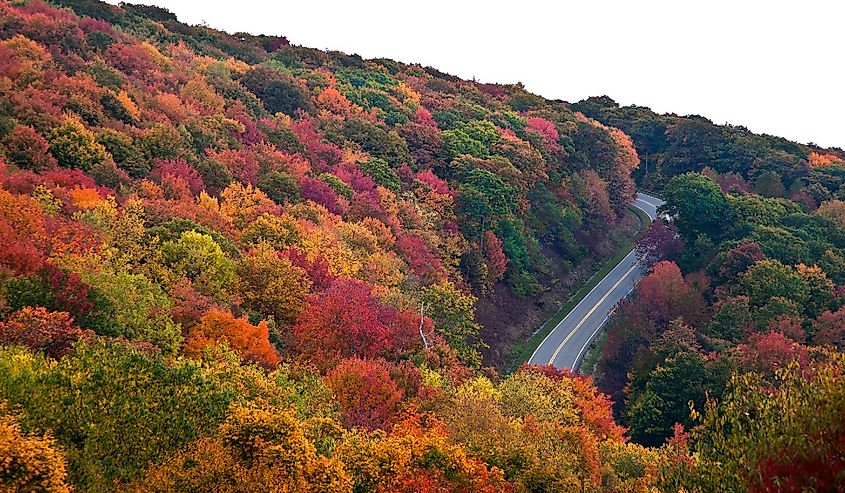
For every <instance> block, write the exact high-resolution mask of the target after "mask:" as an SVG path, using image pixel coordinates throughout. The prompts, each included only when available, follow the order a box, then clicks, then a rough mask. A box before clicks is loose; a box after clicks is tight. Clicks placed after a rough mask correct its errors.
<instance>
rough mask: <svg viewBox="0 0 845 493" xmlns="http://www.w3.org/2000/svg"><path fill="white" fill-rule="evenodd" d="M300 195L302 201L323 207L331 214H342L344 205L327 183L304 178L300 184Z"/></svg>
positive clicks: (307, 177)
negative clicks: (309, 201) (305, 200)
mask: <svg viewBox="0 0 845 493" xmlns="http://www.w3.org/2000/svg"><path fill="white" fill-rule="evenodd" d="M300 194H301V195H302V198H303V199H307V200H311V201H314V202H316V203H318V204H320V205H323V206H325V208H326V209H328V210H329V212H331V213H332V214H338V215H340V214H343V212H344V210H345V209H346V208H345V207H344V205H345V204H344V203H343V202H341V200H340V198H339V197H338V196H337V193H335V191H334V190H333V189H332V187H330V186H329V185H328V184H327V183H325V182H322V181H320V180H316V179H314V178H311V177H310V176H306V177H305V178H303V179H302V182H301V183H300Z"/></svg>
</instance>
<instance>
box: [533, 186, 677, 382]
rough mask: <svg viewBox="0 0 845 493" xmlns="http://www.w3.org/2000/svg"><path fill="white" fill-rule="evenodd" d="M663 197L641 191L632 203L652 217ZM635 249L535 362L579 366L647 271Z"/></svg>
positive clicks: (560, 327)
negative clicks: (602, 330) (614, 309)
mask: <svg viewBox="0 0 845 493" xmlns="http://www.w3.org/2000/svg"><path fill="white" fill-rule="evenodd" d="M662 204H663V201H662V200H660V199H658V198H657V197H652V196H651V195H646V194H644V193H638V194H637V200H636V201H634V203H633V204H632V205H633V206H634V207H636V208H637V209H640V210H642V211H643V212H645V213H646V214H647V215H648V217H650V218H651V219H652V220H654V219H655V218H657V208H658V207H659V206H661V205H662ZM644 274H645V273H644V271H643V269H642V268H641V267H640V264H639V262H638V261H637V254H636V250H631V252H630V253H628V255H626V256H625V258H623V259H622V261H621V262H619V263H618V264H617V265H616V267H614V268H613V270H611V271H610V272H609V273H608V274H607V275H606V276H605V277H604V279H602V280H601V281H599V283H598V284H596V286H595V287H594V288H593V289H592V291H590V292H589V293H587V296H585V297H584V299H582V300H581V302H580V303H578V305H576V306H575V308H573V309H572V311H571V312H569V313H568V314H567V315H566V317H564V319H563V320H561V321H560V323H559V324H557V326H556V327H555V328H554V329H552V331H551V332H550V333H549V335H547V336H546V338H545V339H543V342H541V343H540V345H539V346H538V347H537V349H536V350H535V351H534V354H532V355H531V358H530V359H529V360H528V362H529V363H530V364H532V365H553V366H554V367H556V368H571V369H573V370H577V369H578V365H579V364H580V363H581V358H583V357H584V353H585V352H586V351H587V347H588V346H589V345H590V342H592V340H593V338H594V337H595V336H596V334H598V332H599V330H600V329H601V327H602V325H604V323H605V322H606V321H607V319H608V318H609V317H610V314H611V313H612V312H613V308H614V307H615V306H616V303H618V302H619V300H621V299H622V298H624V297H625V296H627V295H628V293H630V292H631V290H633V289H634V286H635V285H636V284H637V282H638V281H639V280H640V279H642V277H643V275H644Z"/></svg>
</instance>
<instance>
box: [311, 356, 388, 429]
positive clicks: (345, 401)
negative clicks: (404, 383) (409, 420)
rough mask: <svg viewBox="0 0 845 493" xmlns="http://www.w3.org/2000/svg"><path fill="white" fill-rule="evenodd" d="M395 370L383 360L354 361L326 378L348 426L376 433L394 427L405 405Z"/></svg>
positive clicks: (348, 361)
mask: <svg viewBox="0 0 845 493" xmlns="http://www.w3.org/2000/svg"><path fill="white" fill-rule="evenodd" d="M391 370H392V365H390V364H389V363H388V362H387V361H385V360H383V359H377V360H365V359H359V358H350V359H346V360H344V361H343V362H342V363H341V364H340V365H338V366H337V367H336V368H335V369H333V370H332V371H331V372H329V374H328V375H326V378H325V381H326V385H328V387H329V388H330V389H332V392H333V393H334V396H335V399H336V400H337V403H338V405H339V407H340V413H341V419H342V420H343V423H344V424H345V425H346V426H349V427H356V428H363V429H366V430H374V429H386V428H387V427H388V426H389V425H390V423H391V421H392V419H393V418H395V417H396V415H397V413H398V410H399V404H400V403H401V401H402V391H401V390H400V389H399V387H398V386H397V385H396V382H394V381H393V379H392V378H391V377H390V373H391Z"/></svg>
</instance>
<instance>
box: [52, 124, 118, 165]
mask: <svg viewBox="0 0 845 493" xmlns="http://www.w3.org/2000/svg"><path fill="white" fill-rule="evenodd" d="M47 140H48V141H49V142H50V153H51V154H53V157H55V158H56V160H57V161H58V162H59V165H60V166H63V167H65V168H81V169H83V170H86V171H87V170H90V169H91V168H92V167H94V166H95V165H97V164H99V163H101V162H103V161H106V160H107V159H110V158H111V156H109V153H108V151H106V148H105V147H103V145H102V144H100V143H98V142H97V141H96V140H95V139H94V134H93V133H91V131H90V130H88V129H87V128H85V125H83V124H82V122H81V121H79V119H77V118H75V117H71V116H68V117H65V120H64V122H63V123H62V124H61V125H59V126H58V127H55V128H54V129H53V130H52V131H51V132H50V134H49V135H48V138H47Z"/></svg>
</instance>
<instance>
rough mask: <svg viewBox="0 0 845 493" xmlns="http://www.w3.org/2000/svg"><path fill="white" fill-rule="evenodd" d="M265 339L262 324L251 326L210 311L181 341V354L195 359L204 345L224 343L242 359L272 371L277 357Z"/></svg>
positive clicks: (276, 363)
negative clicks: (183, 350)
mask: <svg viewBox="0 0 845 493" xmlns="http://www.w3.org/2000/svg"><path fill="white" fill-rule="evenodd" d="M269 338H270V331H269V329H268V328H267V323H266V322H261V323H259V324H258V325H252V324H251V323H249V320H247V319H246V318H235V317H234V316H233V315H232V314H231V313H229V312H227V311H223V310H220V309H217V308H212V309H211V310H209V312H208V313H206V314H205V316H204V317H203V318H202V320H200V323H198V324H197V325H194V326H193V327H192V328H191V330H190V332H189V333H188V337H187V339H186V340H185V353H186V354H189V355H191V356H193V357H199V356H201V355H202V352H203V349H205V348H206V347H207V346H210V345H212V344H215V343H217V342H221V341H225V342H226V343H228V344H229V346H230V347H231V348H232V349H233V350H235V351H237V352H238V353H239V354H240V355H241V357H242V358H244V359H245V360H247V361H250V362H253V363H256V364H259V365H261V366H264V367H266V368H273V367H275V366H276V365H278V364H279V361H280V358H279V355H278V354H276V350H275V349H274V348H273V346H272V344H270V339H269Z"/></svg>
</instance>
